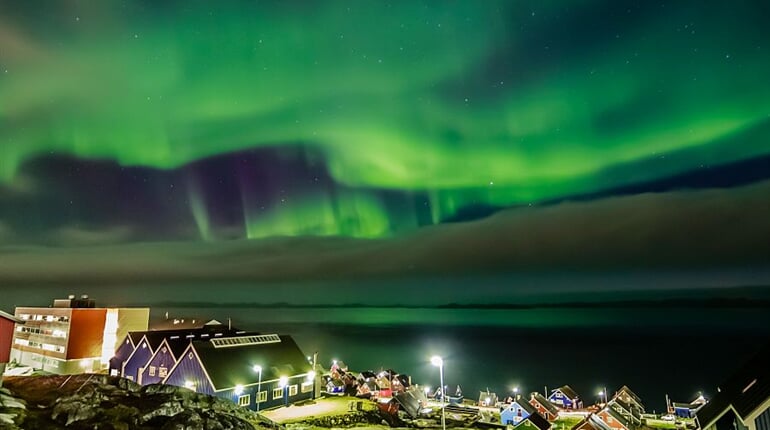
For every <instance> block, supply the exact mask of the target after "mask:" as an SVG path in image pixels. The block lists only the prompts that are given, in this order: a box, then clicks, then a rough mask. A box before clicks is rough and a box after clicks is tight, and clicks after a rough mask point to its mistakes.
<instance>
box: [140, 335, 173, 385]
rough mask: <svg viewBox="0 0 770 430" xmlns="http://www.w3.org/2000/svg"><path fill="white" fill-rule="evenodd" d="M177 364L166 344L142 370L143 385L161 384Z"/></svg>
mask: <svg viewBox="0 0 770 430" xmlns="http://www.w3.org/2000/svg"><path fill="white" fill-rule="evenodd" d="M175 364H176V360H175V359H174V355H173V354H172V353H171V349H170V348H169V347H168V345H166V344H165V343H163V344H161V345H160V346H159V347H158V350H157V351H155V354H154V355H153V356H152V358H150V361H149V362H147V365H146V366H145V367H144V370H142V385H150V384H160V383H161V382H163V380H164V379H166V377H167V376H168V372H170V371H171V369H172V368H173V367H174V365H175ZM163 369H165V371H164V370H163Z"/></svg>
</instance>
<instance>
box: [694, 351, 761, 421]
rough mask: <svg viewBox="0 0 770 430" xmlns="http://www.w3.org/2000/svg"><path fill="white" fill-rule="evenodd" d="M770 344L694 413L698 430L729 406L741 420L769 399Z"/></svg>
mask: <svg viewBox="0 0 770 430" xmlns="http://www.w3.org/2000/svg"><path fill="white" fill-rule="evenodd" d="M767 363H770V343H768V344H767V345H765V346H764V347H763V348H762V349H761V350H760V351H759V352H758V353H757V354H756V355H755V356H754V357H753V358H752V359H751V360H749V361H748V362H747V363H745V364H744V365H743V366H742V367H741V368H739V369H738V370H737V371H736V372H735V373H733V374H732V376H730V377H729V378H728V379H727V380H726V381H725V382H724V383H722V384H721V385H720V386H719V392H718V393H717V395H716V396H714V398H712V399H711V400H710V401H709V402H708V403H706V404H705V405H704V406H703V407H702V408H701V409H700V410H699V411H698V413H697V416H698V421H699V423H700V425H701V428H706V427H707V426H708V425H710V424H712V423H713V421H715V420H716V419H717V418H719V416H720V415H721V414H722V412H723V411H724V410H725V409H727V408H729V407H730V405H732V407H733V408H734V409H735V411H736V412H737V413H738V415H739V416H740V417H741V419H744V418H745V417H746V416H748V415H749V414H751V412H753V411H754V410H755V409H756V408H757V407H759V406H760V405H761V404H762V403H763V402H764V401H765V400H767V399H768V398H770V366H768V365H767Z"/></svg>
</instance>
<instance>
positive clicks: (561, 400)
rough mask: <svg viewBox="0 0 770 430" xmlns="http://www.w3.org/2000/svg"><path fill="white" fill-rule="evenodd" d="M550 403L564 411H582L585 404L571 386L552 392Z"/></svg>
mask: <svg viewBox="0 0 770 430" xmlns="http://www.w3.org/2000/svg"><path fill="white" fill-rule="evenodd" d="M548 401H549V402H551V403H553V404H554V405H556V406H557V407H559V408H562V409H581V408H582V407H583V402H582V401H581V400H580V397H579V396H578V394H577V393H576V392H575V390H573V389H572V388H571V387H570V386H569V385H564V386H561V387H559V388H557V389H555V390H552V391H551V394H550V395H549V396H548Z"/></svg>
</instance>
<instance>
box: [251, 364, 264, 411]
mask: <svg viewBox="0 0 770 430" xmlns="http://www.w3.org/2000/svg"><path fill="white" fill-rule="evenodd" d="M252 369H253V370H254V371H255V372H257V373H259V379H258V380H257V413H259V403H260V401H259V396H260V393H261V392H262V366H260V365H259V364H255V365H254V367H252Z"/></svg>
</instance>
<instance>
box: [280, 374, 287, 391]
mask: <svg viewBox="0 0 770 430" xmlns="http://www.w3.org/2000/svg"><path fill="white" fill-rule="evenodd" d="M278 385H280V386H281V388H283V387H285V386H287V385H289V377H288V376H281V377H280V378H278Z"/></svg>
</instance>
